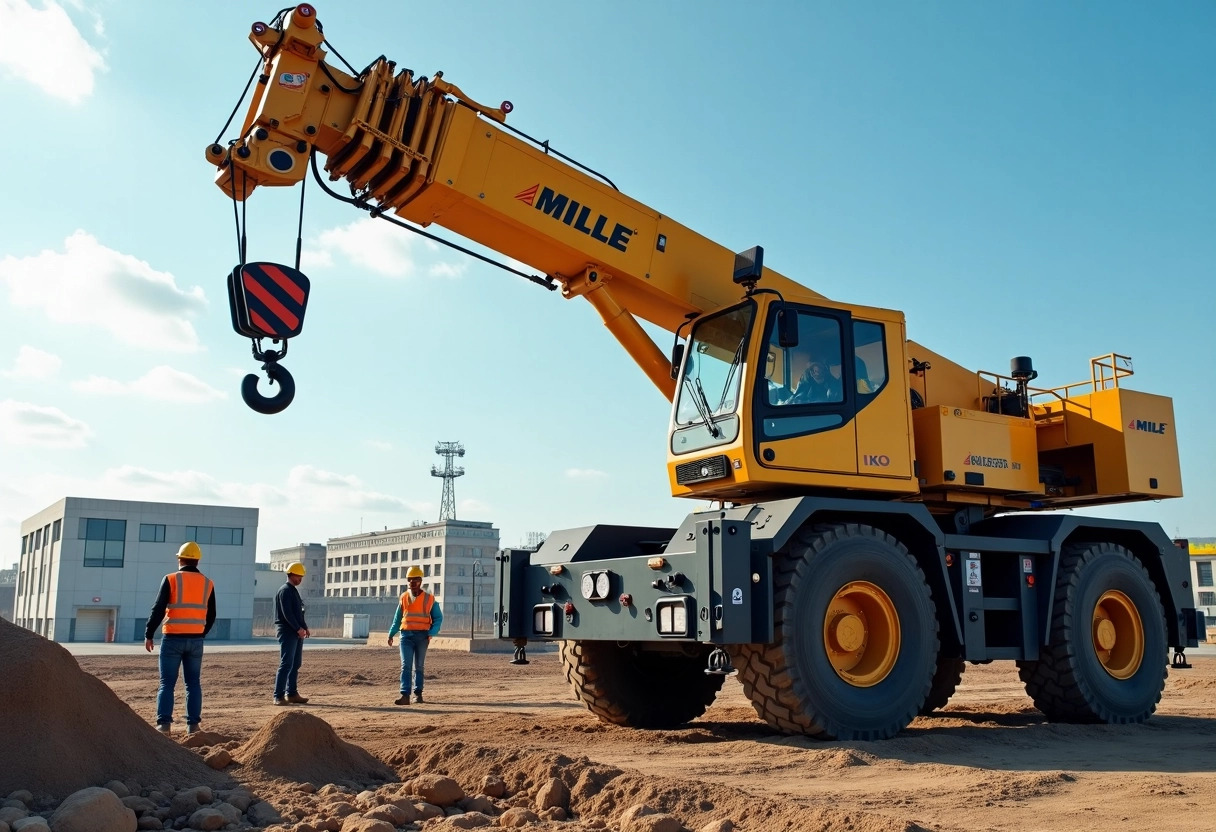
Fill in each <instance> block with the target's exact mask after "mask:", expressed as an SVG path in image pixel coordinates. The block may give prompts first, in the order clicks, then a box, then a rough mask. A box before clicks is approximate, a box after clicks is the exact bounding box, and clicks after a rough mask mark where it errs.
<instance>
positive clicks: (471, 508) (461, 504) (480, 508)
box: [436, 498, 493, 519]
mask: <svg viewBox="0 0 1216 832" xmlns="http://www.w3.org/2000/svg"><path fill="white" fill-rule="evenodd" d="M456 505H457V506H458V508H457V510H456V516H457V517H459V518H461V519H473V518H479V517H485V516H487V515H489V514H493V510H492V509H491V507H490V505H489V504H488V503H483V502H482V501H481V500H477V499H472V498H470V499H467V500H457V501H456ZM436 516H438V515H436Z"/></svg>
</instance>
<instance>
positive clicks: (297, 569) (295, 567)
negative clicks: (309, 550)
mask: <svg viewBox="0 0 1216 832" xmlns="http://www.w3.org/2000/svg"><path fill="white" fill-rule="evenodd" d="M287 574H288V575H299V576H300V577H301V578H303V577H304V574H305V570H304V564H302V563H300V562H299V561H296V562H295V563H293V564H292V565H291V566H289V567H287Z"/></svg>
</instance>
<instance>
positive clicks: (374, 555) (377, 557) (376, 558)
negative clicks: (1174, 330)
mask: <svg viewBox="0 0 1216 832" xmlns="http://www.w3.org/2000/svg"><path fill="white" fill-rule="evenodd" d="M379 562H380V553H379V552H372V563H379Z"/></svg>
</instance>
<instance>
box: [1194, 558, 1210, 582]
mask: <svg viewBox="0 0 1216 832" xmlns="http://www.w3.org/2000/svg"><path fill="white" fill-rule="evenodd" d="M1195 572H1196V573H1197V580H1196V583H1197V584H1198V585H1199V586H1211V585H1212V562H1211V561H1210V560H1206V561H1200V562H1199V563H1196V564H1195Z"/></svg>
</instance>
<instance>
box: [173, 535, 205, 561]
mask: <svg viewBox="0 0 1216 832" xmlns="http://www.w3.org/2000/svg"><path fill="white" fill-rule="evenodd" d="M177 558H178V560H202V558H203V550H202V549H200V548H198V544H197V543H195V542H194V541H193V540H187V541H186V542H185V543H183V544H182V546H181V548H180V549H178V550H177Z"/></svg>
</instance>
